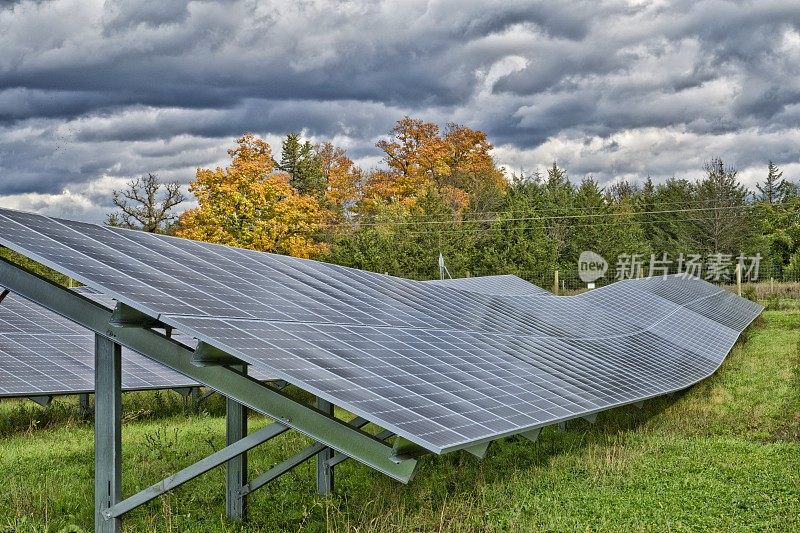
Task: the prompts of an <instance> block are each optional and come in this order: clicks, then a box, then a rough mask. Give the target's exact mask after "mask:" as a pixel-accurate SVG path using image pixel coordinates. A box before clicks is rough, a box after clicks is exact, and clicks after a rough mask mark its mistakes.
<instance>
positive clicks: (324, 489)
mask: <svg viewBox="0 0 800 533" xmlns="http://www.w3.org/2000/svg"><path fill="white" fill-rule="evenodd" d="M317 409H319V410H320V411H322V412H323V413H325V414H328V415H331V416H333V404H332V403H330V402H327V401H325V400H323V399H322V398H317ZM333 454H334V451H333V450H332V449H331V448H328V447H326V448H324V449H323V450H322V451H321V452H319V453H318V454H317V493H319V494H323V495H324V494H329V493H331V492H333V466H331V465H330V464H328V461H329V460H330V459H333Z"/></svg>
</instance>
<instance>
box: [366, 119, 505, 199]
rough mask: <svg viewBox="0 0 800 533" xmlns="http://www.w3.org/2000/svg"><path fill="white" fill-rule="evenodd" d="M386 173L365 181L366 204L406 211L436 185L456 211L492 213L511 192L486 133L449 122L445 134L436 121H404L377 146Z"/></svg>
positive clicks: (374, 173)
mask: <svg viewBox="0 0 800 533" xmlns="http://www.w3.org/2000/svg"><path fill="white" fill-rule="evenodd" d="M376 146H377V147H378V148H380V149H381V150H382V151H383V153H384V161H385V162H386V164H387V165H388V167H389V168H388V169H387V170H379V171H375V172H372V173H371V174H370V176H369V178H368V179H367V181H366V185H365V188H364V197H365V199H366V200H367V202H366V205H367V206H368V205H374V203H375V202H376V201H381V200H384V201H385V200H390V201H396V202H400V203H402V204H404V205H406V206H408V207H411V206H413V205H414V203H415V201H416V197H417V196H418V195H419V194H422V193H423V192H424V191H427V190H428V189H429V188H430V187H433V188H435V189H437V190H438V191H439V194H440V195H441V196H442V197H443V198H445V199H446V200H447V201H448V202H449V203H450V204H451V206H452V207H453V209H455V210H456V211H457V212H460V211H461V210H463V209H464V208H466V207H467V206H468V205H469V206H471V207H472V208H473V210H474V211H486V210H491V209H493V208H494V207H495V206H496V205H498V204H499V202H500V200H502V197H503V195H504V194H505V192H506V190H507V188H508V182H507V181H506V179H505V176H504V174H503V171H502V170H501V169H500V168H498V167H497V165H496V163H495V161H494V159H493V158H492V156H491V154H490V151H491V150H492V145H491V144H490V143H489V142H488V140H487V138H486V133H484V132H482V131H480V130H473V129H470V128H467V127H465V126H461V125H458V124H455V123H450V124H448V125H447V128H446V129H445V131H444V132H441V131H440V130H439V126H437V125H436V124H434V123H432V122H425V121H422V120H419V119H415V118H411V117H404V118H402V119H400V120H398V121H397V123H396V124H395V126H394V127H393V128H392V129H391V130H390V131H389V138H388V139H384V140H381V141H379V142H378V143H377V145H376Z"/></svg>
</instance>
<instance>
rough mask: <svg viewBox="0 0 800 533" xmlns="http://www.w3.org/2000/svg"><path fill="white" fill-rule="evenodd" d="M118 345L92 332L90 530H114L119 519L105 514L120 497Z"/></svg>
mask: <svg viewBox="0 0 800 533" xmlns="http://www.w3.org/2000/svg"><path fill="white" fill-rule="evenodd" d="M121 367H122V348H121V347H120V345H119V344H117V343H115V342H114V341H112V340H110V339H108V338H106V337H103V336H102V335H99V334H95V341H94V390H95V396H94V502H95V503H94V506H95V518H94V529H95V531H96V532H98V533H111V532H113V533H117V532H119V531H120V530H121V526H122V521H121V520H120V519H119V518H111V517H109V516H108V515H107V514H106V513H108V512H109V511H108V510H109V509H110V508H111V507H112V506H113V505H114V504H116V503H117V502H118V501H119V500H120V499H121V496H122V484H121V477H122V461H121V458H122V439H121V434H122V424H121V414H122V373H121Z"/></svg>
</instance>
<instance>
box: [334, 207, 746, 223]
mask: <svg viewBox="0 0 800 533" xmlns="http://www.w3.org/2000/svg"><path fill="white" fill-rule="evenodd" d="M754 207H755V206H754V205H734V206H719V207H692V208H686V209H667V210H657V211H612V212H608V213H581V214H577V215H549V216H535V217H510V218H502V217H496V218H483V219H472V220H456V219H451V220H410V221H385V222H360V223H356V224H347V223H344V224H342V223H338V224H319V225H318V227H329V228H335V227H345V228H354V227H369V226H410V225H419V224H423V225H429V224H459V223H462V224H463V223H468V222H469V223H494V222H520V221H543V220H572V219H585V218H597V217H619V216H629V217H635V216H640V215H656V214H670V213H673V214H674V213H695V212H701V211H703V212H705V211H721V210H733V209H738V210H745V209H752V208H754Z"/></svg>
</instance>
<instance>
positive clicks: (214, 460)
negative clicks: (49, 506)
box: [103, 422, 289, 520]
mask: <svg viewBox="0 0 800 533" xmlns="http://www.w3.org/2000/svg"><path fill="white" fill-rule="evenodd" d="M288 430H289V427H288V426H284V425H283V424H280V423H278V422H273V423H272V424H270V425H268V426H266V427H264V428H261V429H259V430H258V431H255V432H253V433H251V434H250V435H248V436H246V437H245V438H243V439H241V440H238V441H236V442H235V443H233V444H231V445H230V446H227V447H225V448H223V449H221V450H219V451H218V452H215V453H212V454H211V455H209V456H208V457H206V458H204V459H201V460H200V461H198V462H196V463H195V464H193V465H191V466H189V467H186V468H184V469H183V470H181V471H180V472H177V473H175V474H173V475H171V476H169V477H168V478H166V479H164V480H162V481H160V482H158V483H156V484H155V485H151V486H150V487H148V488H146V489H144V490H143V491H141V492H138V493H137V494H134V495H133V496H131V497H129V498H126V499H124V500H122V501H121V502H119V503H117V504H115V505H113V506H112V507H111V508H109V509H107V510H106V511H104V512H103V516H104V517H105V518H106V520H108V519H111V518H114V517H117V516H122V515H123V514H125V513H127V512H129V511H132V510H133V509H136V508H137V507H139V506H140V505H144V504H145V503H147V502H149V501H150V500H152V499H154V498H158V497H159V496H161V495H162V494H164V493H165V492H167V491H170V490H172V489H174V488H176V487H178V486H180V485H183V484H184V483H186V482H187V481H190V480H192V479H194V478H196V477H197V476H199V475H201V474H205V473H206V472H208V471H209V470H211V469H212V468H216V467H218V466H220V465H222V464H225V462H227V461H228V460H229V459H232V458H234V457H236V456H237V455H240V454H242V453H244V452H246V451H248V450H250V449H252V448H255V447H256V446H258V445H259V444H262V443H264V442H266V441H268V440H270V439H272V438H275V437H277V436H278V435H280V434H281V433H283V432H285V431H288Z"/></svg>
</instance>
